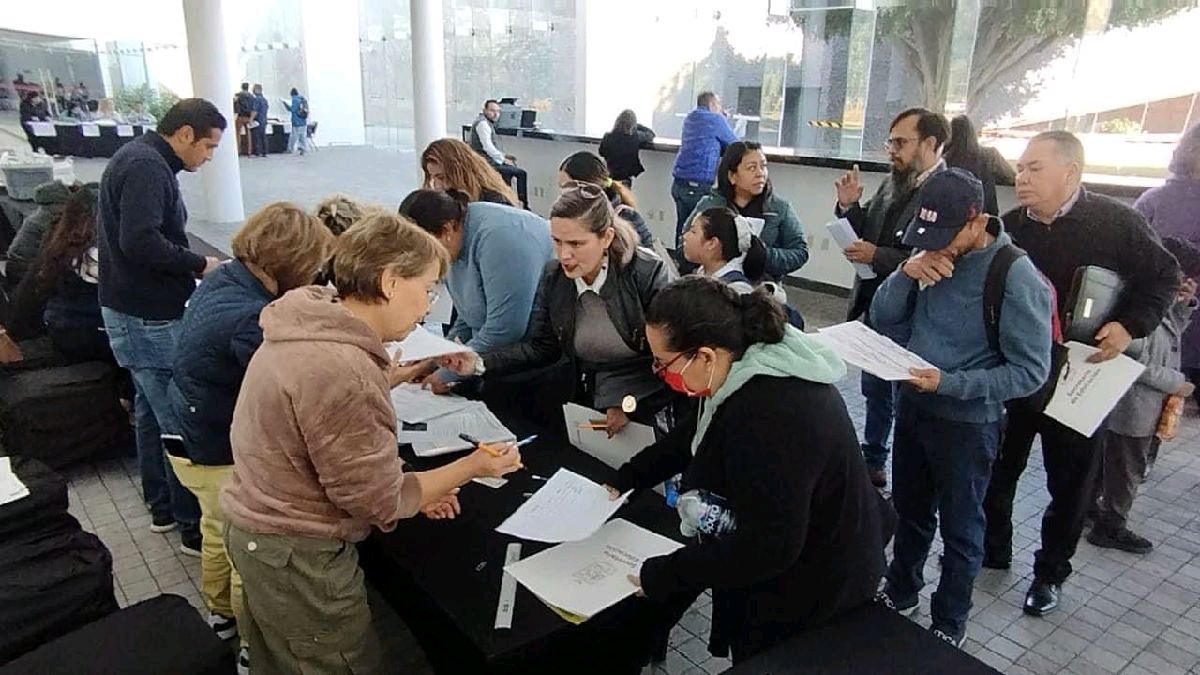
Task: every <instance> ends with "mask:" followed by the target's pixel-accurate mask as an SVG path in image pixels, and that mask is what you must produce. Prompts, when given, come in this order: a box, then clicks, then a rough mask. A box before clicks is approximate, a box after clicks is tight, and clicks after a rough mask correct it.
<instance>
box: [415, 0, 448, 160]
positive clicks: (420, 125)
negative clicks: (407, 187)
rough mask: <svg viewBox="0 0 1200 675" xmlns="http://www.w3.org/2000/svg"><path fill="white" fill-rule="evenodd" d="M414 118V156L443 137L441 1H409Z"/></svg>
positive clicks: (443, 45)
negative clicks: (415, 152)
mask: <svg viewBox="0 0 1200 675" xmlns="http://www.w3.org/2000/svg"><path fill="white" fill-rule="evenodd" d="M409 11H410V16H411V19H412V70H413V113H414V114H413V117H414V118H415V119H414V120H413V122H414V124H413V127H414V139H415V141H416V151H417V155H418V156H420V153H421V151H423V150H424V149H425V146H427V145H429V144H430V143H432V142H433V141H436V140H437V139H439V138H445V137H446V42H445V38H444V37H443V33H444V31H445V29H444V27H443V24H442V0H412V1H411V2H410V3H409Z"/></svg>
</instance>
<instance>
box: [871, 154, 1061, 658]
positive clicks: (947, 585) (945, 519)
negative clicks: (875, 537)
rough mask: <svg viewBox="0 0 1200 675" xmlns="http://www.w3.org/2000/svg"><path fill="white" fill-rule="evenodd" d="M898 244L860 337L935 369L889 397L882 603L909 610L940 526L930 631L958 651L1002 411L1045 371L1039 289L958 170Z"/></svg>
mask: <svg viewBox="0 0 1200 675" xmlns="http://www.w3.org/2000/svg"><path fill="white" fill-rule="evenodd" d="M903 241H904V244H905V245H906V246H911V247H913V249H915V250H917V251H918V252H917V253H916V254H914V255H913V256H911V257H910V258H908V260H906V261H905V262H904V263H903V264H902V265H901V266H900V268H899V269H898V270H896V271H895V272H893V273H892V275H891V276H890V277H888V279H887V281H885V282H884V283H883V285H882V286H880V287H879V290H878V291H877V292H876V294H875V299H874V300H873V302H872V303H871V314H870V318H871V325H873V326H875V327H876V328H877V329H878V330H879V331H880V332H881V333H883V334H884V335H886V336H888V337H890V338H892V339H893V340H895V341H896V342H898V343H900V344H902V345H905V346H907V347H908V349H909V350H910V351H912V352H913V353H915V354H917V355H918V356H920V357H922V358H923V359H925V360H926V361H928V362H929V363H930V364H932V365H933V366H934V367H933V368H928V369H913V370H912V371H911V375H912V378H911V379H910V380H908V382H906V383H905V384H903V385H901V386H900V391H899V396H898V400H897V406H896V438H895V456H894V458H893V460H892V476H893V478H894V481H893V482H894V485H893V487H892V496H893V499H894V501H895V505H896V512H897V514H898V515H899V523H898V525H897V529H896V540H895V547H894V554H893V558H892V563H891V566H890V567H889V568H888V572H887V584H886V586H885V587H884V590H883V592H882V593H881V596H880V601H881V602H883V603H884V604H886V605H887V606H889V607H891V608H893V609H896V610H898V611H902V612H911V611H914V610H915V609H916V607H917V603H918V597H919V596H918V594H919V593H920V591H921V588H922V587H924V585H925V580H924V579H923V578H922V574H921V572H922V570H923V569H924V567H925V558H926V556H928V554H929V547H930V544H931V543H932V542H933V535H934V532H935V531H936V530H937V528H938V526H939V524H940V526H941V531H942V541H943V542H944V543H945V555H944V557H943V562H942V575H941V579H940V580H939V581H938V587H937V591H935V592H934V594H933V598H932V600H931V603H930V610H931V611H930V614H931V616H932V618H933V623H932V625H931V626H930V630H932V631H933V632H934V634H935V635H937V636H938V637H940V638H942V639H944V640H946V641H948V642H951V643H952V644H954V645H955V646H961V645H962V641H963V638H964V636H965V633H966V622H967V612H968V611H969V610H970V608H971V590H972V587H973V586H974V584H975V576H976V575H977V574H978V573H979V568H980V566H981V564H982V562H983V535H984V527H985V523H984V515H983V497H984V493H985V492H986V491H987V485H988V480H989V478H990V477H991V468H992V462H993V460H995V458H996V449H997V446H998V444H999V440H1000V426H1001V420H1002V418H1003V416H1004V402H1005V401H1008V400H1011V399H1015V398H1020V397H1022V396H1027V395H1029V394H1031V393H1033V392H1034V391H1035V390H1037V389H1038V388H1039V387H1041V385H1042V383H1043V382H1045V380H1046V377H1047V375H1048V374H1049V372H1050V340H1051V309H1050V307H1051V304H1050V287H1049V286H1048V285H1047V283H1046V282H1045V281H1044V280H1043V279H1042V278H1041V276H1040V275H1039V273H1038V271H1037V269H1036V268H1035V267H1034V266H1033V263H1032V262H1031V261H1030V260H1029V258H1028V257H1027V256H1025V255H1023V254H1022V253H1021V252H1020V251H1019V250H1011V249H1010V250H1004V249H1007V247H1009V246H1011V242H1012V240H1011V239H1010V238H1009V236H1008V234H1007V233H1005V231H1004V225H1003V224H1002V223H1001V222H1000V220H999V219H998V218H995V217H993V216H989V215H987V214H986V213H985V212H984V208H983V184H982V183H981V182H979V180H978V179H977V178H975V177H974V176H972V175H971V174H970V173H968V172H966V171H964V170H962V169H947V170H945V171H941V172H938V173H935V174H933V175H932V176H930V177H929V178H928V179H927V180H926V181H925V183H924V184H923V185H922V187H921V190H920V192H919V193H918V195H917V212H916V216H915V217H914V218H913V220H912V222H911V223H910V224H909V225H908V228H907V231H906V232H905V234H904V240H903ZM1002 250H1004V251H1003V252H1004V253H1005V254H1009V255H1006V259H1008V260H1009V261H1010V262H1011V265H1010V266H1009V267H1008V269H1007V270H1006V271H1004V270H1003V268H1002V267H1001V268H997V269H998V270H1001V271H1004V274H1003V275H998V277H997V278H998V279H1003V281H997V282H996V283H1003V293H1002V295H1001V301H1000V304H999V317H998V320H995V319H993V320H988V321H985V318H984V314H985V312H982V311H980V308H982V307H983V306H984V299H985V285H986V281H987V278H988V276H989V272H990V270H991V267H992V264H993V260H994V259H995V258H996V256H997V255H998V253H1000V252H1001V251H1002ZM1012 254H1018V255H1017V257H1015V259H1013V258H1012V257H1010V256H1011V255H1012ZM963 308H967V309H968V310H969V311H967V312H965V313H964V311H963Z"/></svg>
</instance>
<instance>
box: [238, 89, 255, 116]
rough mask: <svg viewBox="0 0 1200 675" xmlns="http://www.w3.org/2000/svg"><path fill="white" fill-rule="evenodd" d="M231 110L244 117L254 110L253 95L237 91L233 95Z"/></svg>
mask: <svg viewBox="0 0 1200 675" xmlns="http://www.w3.org/2000/svg"><path fill="white" fill-rule="evenodd" d="M233 111H234V112H236V113H237V114H238V116H239V117H246V116H248V115H250V113H252V112H254V96H252V95H251V94H248V93H246V92H244V91H240V92H238V94H237V96H234V97H233Z"/></svg>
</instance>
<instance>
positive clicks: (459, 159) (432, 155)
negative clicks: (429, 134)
mask: <svg viewBox="0 0 1200 675" xmlns="http://www.w3.org/2000/svg"><path fill="white" fill-rule="evenodd" d="M421 170H422V171H424V172H425V182H424V183H423V184H422V187H424V188H428V189H430V190H458V191H460V192H464V193H466V195H467V196H468V197H470V199H471V201H473V202H493V203H495V204H504V205H506V206H516V205H518V204H519V203H520V201H519V200H518V199H517V193H516V192H513V189H512V188H511V187H509V185H508V183H505V182H504V179H503V178H501V177H500V174H498V173H496V170H495V169H493V168H492V165H490V164H488V162H487V160H486V159H484V158H483V156H482V155H480V154H479V153H477V152H475V151H474V150H472V149H471V146H469V145H467V144H466V143H464V142H462V141H460V140H457V139H454V138H440V139H438V140H436V141H434V142H432V143H430V144H429V145H428V147H426V148H425V152H422V153H421Z"/></svg>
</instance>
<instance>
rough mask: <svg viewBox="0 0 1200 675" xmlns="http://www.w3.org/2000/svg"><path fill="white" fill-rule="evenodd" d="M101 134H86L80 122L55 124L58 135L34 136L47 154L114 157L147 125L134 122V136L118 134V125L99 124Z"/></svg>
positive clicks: (139, 134)
mask: <svg viewBox="0 0 1200 675" xmlns="http://www.w3.org/2000/svg"><path fill="white" fill-rule="evenodd" d="M96 126H97V127H98V128H99V129H100V135H99V136H84V135H83V127H82V125H78V124H55V125H54V130H55V132H56V134H57V135H56V136H43V137H38V136H34V137H33V142H34V143H36V144H37V146H38V147H41V148H43V149H44V150H45V151H46V154H49V155H60V156H69V157H112V156H113V155H114V154H116V152H117V150H118V149H120V147H121V146H122V145H125V144H126V143H128V142H129V141H132V140H133V139H135V138H137V137H138V136H141V135H142V134H143V133H145V132H146V129H147V127H145V126H143V125H140V124H134V125H131V126H132V127H133V136H118V135H117V127H116V126H115V125H110V124H97V125H96Z"/></svg>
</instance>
